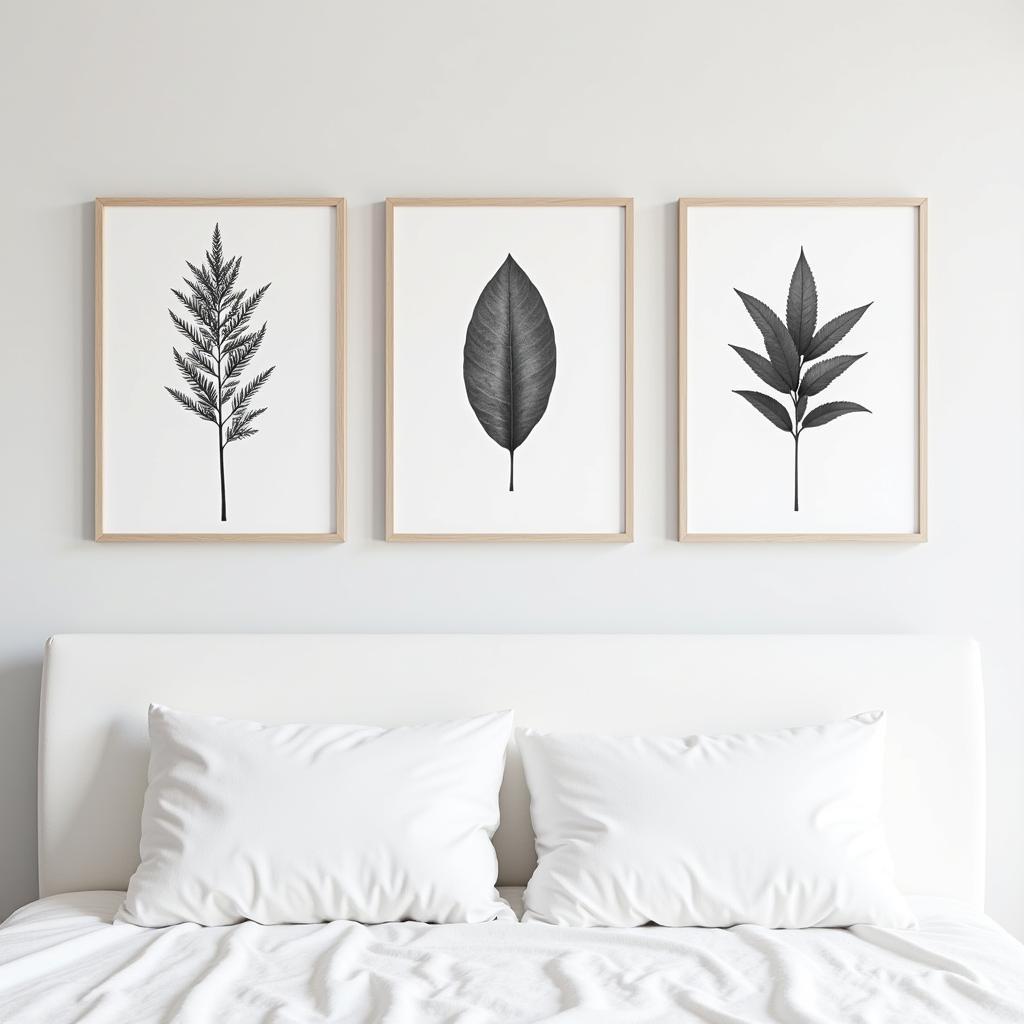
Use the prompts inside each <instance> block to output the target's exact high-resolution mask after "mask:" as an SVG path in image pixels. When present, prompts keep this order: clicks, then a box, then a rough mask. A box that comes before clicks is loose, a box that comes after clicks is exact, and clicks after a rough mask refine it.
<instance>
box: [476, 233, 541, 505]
mask: <svg viewBox="0 0 1024 1024" xmlns="http://www.w3.org/2000/svg"><path fill="white" fill-rule="evenodd" d="M462 359H463V362H462V376H463V379H464V381H465V384H466V395H467V397H468V398H469V404H470V405H471V406H472V407H473V412H474V413H476V418H477V419H478V420H479V421H480V425H481V426H482V427H483V428H484V430H485V431H486V432H487V435H488V436H489V437H490V438H491V439H492V440H493V441H495V442H497V443H498V444H499V445H501V447H502V448H504V449H506V450H507V451H508V489H509V490H510V491H511V490H514V482H515V477H514V468H515V462H514V460H515V451H516V449H517V448H518V447H519V446H520V445H521V444H522V443H523V442H524V441H525V440H526V439H527V437H529V435H530V431H531V430H533V428H534V427H535V426H536V425H537V423H538V422H539V421H540V418H541V417H542V416H543V415H544V411H545V410H546V409H547V407H548V399H549V398H550V396H551V388H552V385H553V384H554V383H555V329H554V327H552V325H551V318H550V317H549V316H548V310H547V306H545V304H544V299H543V297H542V296H541V294H540V292H539V291H538V290H537V287H536V286H535V285H534V283H533V282H532V281H531V280H530V279H529V277H527V276H526V273H525V271H524V270H523V268H522V267H520V266H519V264H518V263H516V261H515V260H514V259H513V258H512V255H511V253H510V254H509V256H508V259H506V260H505V262H504V263H502V265H501V266H500V267H499V268H498V272H497V273H496V274H495V275H494V277H492V278H491V279H490V281H488V282H487V284H486V286H485V287H484V290H483V291H482V292H481V293H480V298H479V299H477V302H476V307H475V308H474V310H473V316H472V317H471V318H470V321H469V327H467V328H466V347H465V349H464V350H463V354H462Z"/></svg>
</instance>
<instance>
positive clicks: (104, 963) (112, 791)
mask: <svg viewBox="0 0 1024 1024" xmlns="http://www.w3.org/2000/svg"><path fill="white" fill-rule="evenodd" d="M151 701H158V702H161V703H166V704H169V705H171V706H175V707H179V708H183V709H187V710H193V711H198V712H203V713H209V714H219V715H226V716H234V717H244V718H254V719H258V720H262V721H268V722H275V721H277V722H284V721H309V722H322V721H365V722H372V723H374V724H380V725H394V724H401V723H405V722H417V721H430V720H439V719H444V718H451V717H460V716H466V715H473V714H477V713H482V712H487V711H491V710H494V709H496V708H501V707H511V708H514V709H515V712H516V716H517V720H518V721H519V722H520V723H521V724H526V725H531V726H534V727H536V728H543V729H553V730H576V731H589V732H615V733H666V732H673V733H693V732H723V731H729V730H734V731H735V730H756V729H771V728H778V727H784V726H789V725H795V724H802V723H812V722H819V721H828V720H831V719H838V718H843V717H845V716H848V715H852V714H856V713H857V712H860V711H863V710H865V709H868V708H874V707H883V708H885V709H886V711H887V715H888V720H889V734H888V737H889V738H888V744H887V755H886V757H887V763H886V784H885V798H884V816H885V820H886V827H887V831H888V835H889V840H890V845H891V848H892V853H893V858H894V861H895V864H896V868H897V875H898V879H899V881H900V883H901V885H902V887H903V889H904V891H906V892H907V893H909V894H911V903H912V906H913V909H914V911H915V913H916V915H917V917H918V920H919V926H918V927H917V928H916V929H913V930H906V931H895V930H886V929H882V928H877V927H873V926H857V927H854V928H851V929H806V930H800V931H772V930H769V929H765V928H759V927H754V926H746V925H741V926H737V927H733V928H730V929H698V928H660V927H654V926H649V927H642V928H633V929H615V928H590V929H575V928H560V927H552V926H548V925H543V924H523V923H519V922H492V923H490V924H478V925H455V924H452V925H423V924H415V923H409V922H402V923H395V924H383V925H373V926H362V925H359V924H354V923H350V922H333V923H326V924H316V925H278V926H270V927H268V926H261V925H257V924H253V923H245V924H240V925H232V926H227V927H220V928H201V927H199V926H197V925H189V924H185V925H175V926H172V927H168V928H162V929H144V928H136V927H134V926H132V925H128V924H123V923H120V922H119V923H116V924H115V923H112V921H113V916H114V913H115V911H116V909H117V907H118V905H119V903H120V900H121V898H122V895H123V891H124V889H125V887H126V885H127V881H128V878H129V877H130V875H131V873H132V871H133V870H134V868H135V866H136V864H137V861H138V839H139V818H140V810H141V804H142V797H143V792H144V789H145V782H146V760H147V747H146V710H147V707H148V704H149V703H150V702H151ZM984 760H985V758H984V730H983V706H982V688H981V674H980V665H979V658H978V652H977V650H976V648H975V647H974V645H973V644H972V643H971V642H970V641H967V640H961V639H955V638H935V637H887V636H870V637H868V636H842V637H821V636H819V637H796V636H790V637H727V636H707V637H700V636H625V635H622V636H555V635H546V636H408V635H406V636H388V635H342V636H213V635H205V636H198V635H196V636H85V635H83V636H61V637H55V638H53V639H52V640H51V641H50V642H49V644H48V647H47V652H46V660H45V667H44V679H43V697H42V709H41V723H40V775H39V873H40V895H41V898H40V900H38V901H36V902H35V903H32V904H29V905H28V906H26V907H23V908H22V909H20V910H19V911H17V912H16V913H15V914H14V915H12V917H11V918H10V919H9V920H8V921H7V922H6V924H5V925H4V926H3V927H2V928H0V1021H4V1022H7V1021H12V1022H20V1021H25V1022H35V1021H39V1022H46V1024H59V1022H65V1021H89V1022H107V1021H110V1022H114V1021H117V1022H121V1021H132V1022H140V1024H142V1022H150V1021H153V1022H156V1021H161V1022H164V1021H183V1022H207V1021H245V1022H249V1021H265V1022H281V1024H284V1022H288V1024H291V1022H308V1021H346V1022H349V1021H351V1022H361V1021H387V1022H405V1021H451V1022H467V1024H476V1022H491V1021H543V1020H558V1021H566V1022H570V1021H572V1022H576V1021H579V1022H603V1021H623V1022H625V1021H629V1022H656V1021H666V1022H668V1021H672V1022H685V1021H713V1022H721V1024H726V1022H728V1024H740V1022H744V1024H745V1022H830V1024H834V1022H837V1021H864V1022H876V1021H877V1022H883V1021H884V1022H888V1021H900V1022H904V1021H906V1022H913V1021H922V1022H923V1021H928V1022H932V1021H951V1022H965V1024H967V1022H970V1024H986V1022H989V1021H993V1022H995V1021H1024V946H1022V945H1021V944H1019V943H1018V942H1017V941H1016V940H1014V939H1013V938H1012V937H1011V936H1009V935H1008V934H1007V933H1006V932H1005V931H1003V930H1002V929H1001V928H1000V927H999V926H998V925H997V924H995V923H994V922H993V921H992V920H991V919H989V918H988V917H986V916H985V914H984V910H983V893H984V853H985V850H984V830H985V821H984V804H985V798H984V791H985V780H984ZM501 805H502V825H501V828H500V829H499V831H498V833H497V834H496V836H495V847H496V849H497V853H498V861H499V884H500V885H501V886H502V889H501V891H502V894H503V895H504V897H505V898H506V899H507V900H508V902H509V903H510V904H511V905H512V906H513V907H515V906H516V904H517V901H518V899H519V895H520V893H521V891H522V886H523V885H524V884H525V882H526V881H527V879H528V877H529V875H530V872H531V870H532V867H533V863H534V859H533V843H532V833H531V830H530V821H529V812H528V797H527V793H526V789H525V783H524V780H523V776H522V769H521V765H520V764H519V761H518V757H517V755H516V752H515V750H514V749H513V750H512V751H511V752H510V757H509V761H508V765H507V768H506V774H505V780H504V783H503V787H502V799H501Z"/></svg>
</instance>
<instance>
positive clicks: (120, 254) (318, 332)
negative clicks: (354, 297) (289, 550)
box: [103, 206, 336, 533]
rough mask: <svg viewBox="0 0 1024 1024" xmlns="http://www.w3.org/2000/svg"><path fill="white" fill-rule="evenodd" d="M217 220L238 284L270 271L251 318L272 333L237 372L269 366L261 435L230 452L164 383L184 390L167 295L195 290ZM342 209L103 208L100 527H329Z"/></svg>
mask: <svg viewBox="0 0 1024 1024" xmlns="http://www.w3.org/2000/svg"><path fill="white" fill-rule="evenodd" d="M218 222H219V224H220V229H221V234H222V236H223V244H224V255H225V258H229V257H232V256H241V257H242V270H241V274H240V276H239V279H238V282H237V287H241V288H246V289H248V290H249V291H250V292H252V291H253V290H255V289H256V288H258V287H260V286H262V285H264V284H266V283H267V282H268V281H270V282H272V284H271V286H270V289H269V290H268V291H267V293H266V295H265V296H264V298H263V300H262V301H261V303H260V304H259V306H258V307H257V308H256V311H255V313H254V315H253V320H252V324H253V326H254V327H259V325H260V324H262V323H263V321H264V320H266V321H267V324H268V326H267V336H266V338H265V339H264V340H263V344H262V345H261V346H260V350H259V352H258V353H257V354H256V357H255V358H254V359H253V361H252V362H251V363H250V364H249V366H248V367H247V369H246V370H245V371H244V374H243V378H242V379H243V381H246V380H249V379H250V378H251V377H252V376H254V375H255V374H256V373H258V372H259V371H261V370H265V369H267V368H268V367H270V366H275V367H276V369H275V370H274V372H273V374H272V375H271V377H270V379H269V380H268V381H267V383H266V384H264V385H263V388H262V389H261V390H260V391H259V392H258V394H257V395H256V398H255V399H254V402H253V405H252V408H254V409H255V408H260V407H261V406H266V408H267V411H266V412H265V413H264V414H263V415H262V416H261V417H260V418H259V419H258V420H257V421H256V423H255V424H254V425H255V426H256V427H257V428H258V429H259V433H258V434H256V436H255V437H250V438H245V439H243V440H239V441H234V442H232V443H231V444H229V445H228V446H227V449H226V450H225V452H224V459H225V467H226V477H227V503H228V521H227V522H226V523H223V524H222V523H221V522H220V474H219V470H218V464H217V430H216V428H215V427H214V426H213V424H211V423H208V422H206V421H205V420H201V419H199V417H198V416H196V415H195V414H194V413H190V412H187V411H185V410H184V409H182V408H181V406H179V405H178V404H177V403H176V402H175V401H174V400H173V399H172V398H171V396H170V395H168V394H167V392H166V391H165V390H164V388H165V386H166V387H173V388H177V389H179V390H182V391H185V392H186V393H188V387H187V385H186V384H185V382H184V381H183V380H182V378H181V375H180V374H179V372H178V369H177V367H176V366H175V364H174V359H173V354H172V351H171V349H172V347H176V348H177V349H178V351H179V352H182V351H183V350H187V349H188V348H189V347H190V346H189V345H188V343H187V341H186V339H185V338H183V337H182V336H181V335H180V334H179V333H178V332H177V331H176V330H175V329H174V327H173V325H172V324H171V321H170V317H169V316H168V315H167V310H168V308H170V309H173V310H174V312H175V313H179V314H182V315H183V316H184V318H185V319H186V320H188V319H189V317H188V314H187V313H186V312H185V311H184V310H183V308H182V307H181V304H180V303H179V302H178V300H177V299H176V298H175V297H174V296H173V295H172V294H171V291H170V289H171V288H172V287H176V288H180V289H181V290H182V291H187V289H186V288H185V286H184V285H183V284H182V278H183V276H184V275H185V274H187V273H188V268H187V267H186V266H185V260H189V261H191V262H192V263H194V264H196V265H198V264H199V263H200V262H201V261H202V260H203V258H204V253H205V252H206V250H207V249H209V247H210V242H211V238H212V234H213V226H214V224H215V223H218ZM334 226H335V213H334V209H333V208H330V207H229V206H225V207H108V208H107V209H106V219H105V222H104V254H105V260H104V299H103V309H104V318H105V329H104V336H103V362H104V374H105V379H104V402H103V434H104V462H103V476H104V529H105V531H106V532H108V533H132V532H146V533H205V532H223V533H258V532H268V533H293V532H294V533H325V532H331V531H333V530H334V526H335V501H334V457H335V424H334V390H335V389H334V372H335V360H334V345H335V338H334V315H335V304H334V300H335V286H334V282H335V267H336V262H335V261H336V254H335V251H334Z"/></svg>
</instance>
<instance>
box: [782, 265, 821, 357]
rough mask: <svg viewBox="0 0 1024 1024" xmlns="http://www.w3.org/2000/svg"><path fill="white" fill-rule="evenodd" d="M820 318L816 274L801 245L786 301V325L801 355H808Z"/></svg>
mask: <svg viewBox="0 0 1024 1024" xmlns="http://www.w3.org/2000/svg"><path fill="white" fill-rule="evenodd" d="M817 319H818V290H817V288H816V287H815V285H814V275H813V274H812V273H811V267H810V264H809V263H808V262H807V257H806V256H804V249H803V246H800V258H799V259H798V260H797V261H796V267H795V268H794V269H793V277H792V278H791V280H790V282H789V299H788V300H787V302H786V326H787V327H788V328H789V333H790V335H791V336H792V338H793V342H794V344H795V345H796V350H797V352H798V353H799V354H800V355H806V353H807V349H808V348H809V347H810V344H811V339H812V338H813V337H814V325H815V323H816V322H817Z"/></svg>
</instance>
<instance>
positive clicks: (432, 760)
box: [118, 705, 514, 926]
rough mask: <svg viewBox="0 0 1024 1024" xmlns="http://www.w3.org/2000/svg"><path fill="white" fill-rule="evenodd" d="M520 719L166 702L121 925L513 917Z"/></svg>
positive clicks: (156, 724) (153, 719) (155, 712)
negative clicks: (223, 714)
mask: <svg viewBox="0 0 1024 1024" xmlns="http://www.w3.org/2000/svg"><path fill="white" fill-rule="evenodd" d="M511 729H512V715H511V712H500V713H496V714H491V715H483V716H481V717H479V718H471V719H467V720H464V721H454V722H443V723H440V724H436V725H419V726H408V727H404V728H398V729H378V728H371V727H369V726H362V725H261V724H259V723H258V722H246V721H235V720H231V719H226V718H210V717H205V716H202V715H194V714H187V713H184V712H180V711H172V710H171V709H170V708H166V707H162V706H159V705H154V706H152V707H151V708H150V711H149V733H150V744H151V747H150V760H149V786H148V788H147V790H146V797H145V804H144V809H143V812H142V840H141V844H140V852H141V864H140V865H139V868H138V870H137V871H136V872H135V874H134V875H133V876H132V879H131V881H130V883H129V885H128V892H127V894H126V897H125V901H124V904H123V906H122V908H121V910H120V911H119V913H118V919H119V920H121V921H126V922H130V923H132V924H137V925H151V926H161V925H170V924H177V923H179V922H184V921H192V922H195V923H197V924H203V925H225V924H233V923H235V922H238V921H242V920H246V919H248V920H252V921H258V922H261V923H263V924H283V923H289V922H316V921H332V920H341V919H344V920H350V921H361V922H364V923H367V924H370V923H376V922H382V921H399V920H413V921H428V922H434V921H436V922H455V921H459V922H477V921H490V920H493V919H495V918H508V919H514V915H513V914H512V912H511V910H510V909H509V908H508V906H507V904H505V903H504V902H503V901H502V900H501V899H500V898H499V896H498V893H497V890H496V889H495V881H496V878H497V858H496V856H495V853H494V847H493V846H492V845H491V835H492V834H493V833H494V830H495V828H496V827H497V825H498V789H499V786H500V785H501V778H502V773H503V768H504V761H505V750H506V747H507V745H508V740H509V737H510V734H511Z"/></svg>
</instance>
